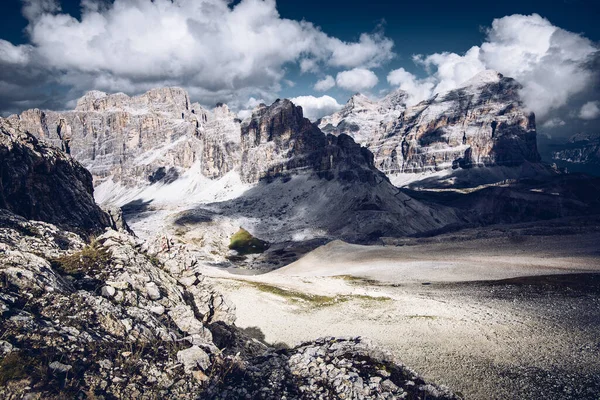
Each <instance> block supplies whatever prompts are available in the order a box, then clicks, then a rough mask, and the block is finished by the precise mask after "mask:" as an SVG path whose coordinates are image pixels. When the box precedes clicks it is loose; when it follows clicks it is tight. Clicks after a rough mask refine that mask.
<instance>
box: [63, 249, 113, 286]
mask: <svg viewBox="0 0 600 400" xmlns="http://www.w3.org/2000/svg"><path fill="white" fill-rule="evenodd" d="M109 263H110V254H109V253H108V251H107V250H106V248H104V247H103V246H102V245H100V244H99V243H98V242H95V241H92V243H90V244H89V245H87V246H85V247H84V248H83V249H82V250H81V251H78V252H76V253H73V254H71V255H68V256H62V257H58V258H56V259H54V260H52V267H53V268H55V269H56V270H58V272H60V273H61V274H63V275H72V276H75V277H80V276H84V275H86V274H89V273H91V272H102V271H103V270H105V269H106V266H107V265H108V264H109Z"/></svg>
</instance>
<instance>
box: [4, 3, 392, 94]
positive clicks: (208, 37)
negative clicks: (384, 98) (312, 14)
mask: <svg viewBox="0 0 600 400" xmlns="http://www.w3.org/2000/svg"><path fill="white" fill-rule="evenodd" d="M22 1H23V14H24V15H25V17H26V18H27V19H28V20H29V25H28V27H27V33H28V35H29V39H30V43H29V44H28V45H27V46H28V48H27V49H24V48H21V46H14V45H12V44H11V43H8V42H4V43H2V44H0V51H1V52H2V54H3V55H4V54H8V55H9V56H10V60H13V61H14V60H17V61H19V62H23V60H25V61H26V62H28V66H31V65H32V63H35V66H36V68H37V69H38V70H40V69H43V70H45V74H46V76H47V77H52V79H53V84H54V85H55V86H56V85H61V86H62V87H65V88H67V89H73V92H81V91H85V90H89V89H99V90H106V91H124V92H127V93H134V92H142V91H144V90H147V89H149V88H151V87H155V86H163V85H177V86H183V87H185V88H186V89H188V90H189V91H190V94H191V95H192V96H196V97H195V99H197V100H200V101H204V102H207V103H208V102H211V101H214V100H216V101H228V102H231V101H234V102H235V101H237V102H238V103H239V102H240V101H241V100H240V99H242V98H248V95H249V94H252V95H255V96H261V97H263V96H264V94H265V93H266V94H270V95H271V96H273V95H275V94H276V93H277V92H278V91H279V90H281V85H282V84H285V82H286V81H285V77H286V73H287V70H286V66H287V65H290V64H296V65H298V66H299V67H300V69H301V71H303V72H317V71H319V70H320V69H323V68H355V67H359V66H361V67H376V66H380V65H382V64H383V63H385V62H387V61H388V60H390V59H391V58H392V57H393V56H394V54H393V51H392V47H393V41H392V40H390V39H389V38H387V37H385V36H384V35H383V34H382V33H380V32H375V33H363V34H361V35H360V36H359V39H358V41H356V42H346V41H342V40H340V39H338V38H336V37H332V36H329V35H327V34H326V33H324V32H323V31H322V30H321V29H319V28H318V27H316V26H315V25H313V24H312V23H310V22H307V21H295V20H290V19H285V18H282V17H281V16H280V15H279V13H278V12H277V8H276V3H275V0H241V1H240V2H239V3H237V4H235V5H232V4H231V1H228V0H174V1H172V0H154V1H146V0H143V1H142V0H114V1H113V2H107V1H104V0H83V1H82V2H81V9H82V14H81V18H80V19H76V18H74V17H72V16H70V15H68V14H65V13H61V12H60V8H59V6H58V2H57V1H55V0H22ZM26 53H31V54H28V55H25V54H26ZM26 57H28V58H26ZM3 61H4V60H3ZM13 64H15V63H13ZM15 65H16V64H15ZM6 83H9V82H6V81H5V82H4V84H6ZM3 102H6V99H0V104H2V103H3Z"/></svg>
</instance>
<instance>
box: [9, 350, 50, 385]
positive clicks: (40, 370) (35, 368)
mask: <svg viewBox="0 0 600 400" xmlns="http://www.w3.org/2000/svg"><path fill="white" fill-rule="evenodd" d="M47 370H48V368H47V367H46V366H45V365H43V364H42V362H41V361H40V360H39V359H37V358H34V357H29V356H26V355H24V354H22V352H20V351H15V352H12V353H10V354H8V355H7V356H6V357H4V358H3V359H2V361H0V386H4V385H6V384H7V383H8V382H9V381H18V380H21V379H32V380H33V381H37V380H40V379H43V378H45V377H46V375H47Z"/></svg>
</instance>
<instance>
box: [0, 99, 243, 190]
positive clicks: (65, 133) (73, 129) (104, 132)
mask: <svg viewBox="0 0 600 400" xmlns="http://www.w3.org/2000/svg"><path fill="white" fill-rule="evenodd" d="M9 121H11V123H12V124H13V125H14V126H16V127H19V128H20V129H22V130H26V131H28V132H31V133H32V134H34V135H36V136H37V137H38V138H40V139H43V140H45V141H47V142H48V143H50V144H52V145H54V146H55V147H57V148H61V149H63V150H64V151H66V152H68V153H70V154H71V155H72V156H73V157H74V158H75V159H76V160H78V161H79V162H81V163H82V164H83V165H84V166H85V167H86V168H87V169H88V170H89V171H90V172H91V173H92V174H93V176H94V178H95V183H96V184H98V183H101V182H102V181H104V180H106V179H108V178H110V179H111V180H113V181H115V182H120V183H122V184H123V185H125V186H128V187H135V186H140V185H148V184H151V183H155V182H159V181H162V182H172V181H174V180H176V179H177V178H178V177H179V175H180V174H181V173H183V172H184V171H186V170H188V169H190V168H191V167H192V166H194V165H195V164H197V163H200V164H201V168H202V172H203V173H204V174H205V175H206V176H208V177H215V176H222V175H223V174H225V173H226V172H228V171H229V170H231V169H233V167H234V162H233V161H232V160H231V159H230V157H231V153H233V152H235V151H236V149H237V143H239V140H240V139H239V121H237V120H236V119H235V116H234V114H232V113H231V112H230V111H229V110H228V108H227V106H224V105H219V106H218V107H216V108H215V110H213V112H209V111H207V110H205V109H203V108H202V107H201V106H200V105H199V104H197V103H191V101H190V99H189V96H188V94H187V93H186V92H185V91H184V90H183V89H179V88H162V89H154V90H151V91H149V92H147V93H145V94H143V95H141V96H136V97H129V96H127V95H125V94H122V93H118V94H113V95H107V94H106V93H103V92H97V91H93V92H89V93H87V94H86V95H85V96H84V97H82V98H81V99H80V100H79V101H78V102H77V107H76V108H75V110H74V111H67V112H53V111H41V110H38V109H34V110H28V111H25V112H23V113H22V114H21V115H19V116H11V117H9Z"/></svg>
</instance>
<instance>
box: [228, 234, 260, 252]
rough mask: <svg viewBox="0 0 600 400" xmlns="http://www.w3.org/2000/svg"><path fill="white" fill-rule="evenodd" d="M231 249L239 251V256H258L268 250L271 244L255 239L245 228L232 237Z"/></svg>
mask: <svg viewBox="0 0 600 400" xmlns="http://www.w3.org/2000/svg"><path fill="white" fill-rule="evenodd" d="M229 248H230V249H231V250H235V251H237V252H238V254H239V255H246V254H258V253H263V252H264V251H265V250H267V249H268V248H269V243H267V242H265V241H264V240H260V239H258V238H255V237H254V236H252V234H250V232H248V231H247V230H245V229H244V228H240V230H239V231H237V232H236V233H234V234H233V236H232V237H231V241H230V243H229Z"/></svg>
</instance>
